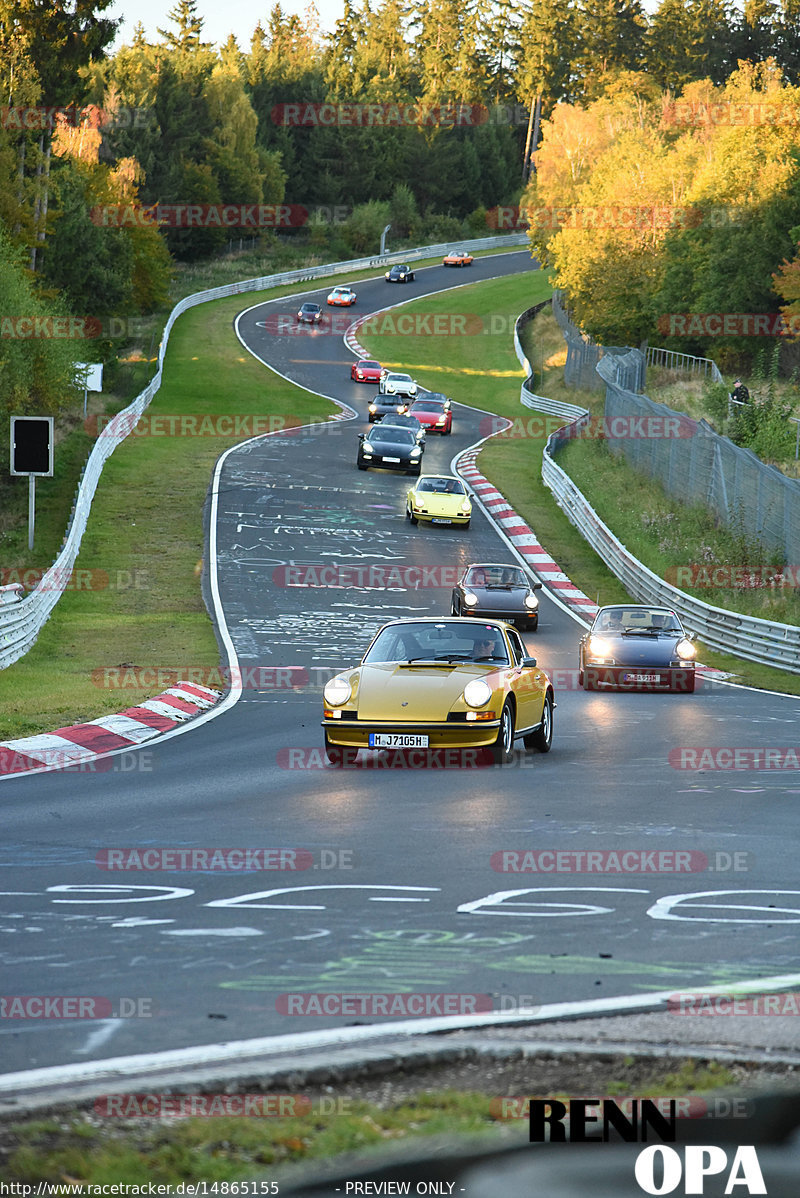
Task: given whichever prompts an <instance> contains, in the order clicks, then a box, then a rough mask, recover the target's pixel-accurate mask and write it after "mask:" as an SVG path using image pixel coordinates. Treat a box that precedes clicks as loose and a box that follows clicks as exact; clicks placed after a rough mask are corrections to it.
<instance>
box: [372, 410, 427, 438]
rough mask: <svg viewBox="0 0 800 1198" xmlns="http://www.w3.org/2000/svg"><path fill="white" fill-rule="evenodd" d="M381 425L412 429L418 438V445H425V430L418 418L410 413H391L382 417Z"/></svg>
mask: <svg viewBox="0 0 800 1198" xmlns="http://www.w3.org/2000/svg"><path fill="white" fill-rule="evenodd" d="M380 423H381V424H382V425H383V424H386V425H394V426H395V428H410V429H411V430H412V432H413V433H414V436H415V437H416V438H417V444H418V445H424V444H425V429H424V428H423V427H422V425H421V424H420V422H419V421H418V420H417V418H416V416H409V414H408V412H389V413H388V414H387V415H386V416H382V417H381V420H380Z"/></svg>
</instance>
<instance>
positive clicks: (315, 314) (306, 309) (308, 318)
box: [297, 304, 322, 324]
mask: <svg viewBox="0 0 800 1198" xmlns="http://www.w3.org/2000/svg"><path fill="white" fill-rule="evenodd" d="M297 319H298V320H299V321H300V323H301V324H319V322H320V321H321V320H322V308H320V306H319V304H303V306H302V307H301V309H300V311H299V312H298V313H297Z"/></svg>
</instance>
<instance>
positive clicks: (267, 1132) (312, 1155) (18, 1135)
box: [0, 1055, 785, 1185]
mask: <svg viewBox="0 0 800 1198" xmlns="http://www.w3.org/2000/svg"><path fill="white" fill-rule="evenodd" d="M447 1072H448V1074H449V1075H451V1076H452V1079H453V1081H454V1082H455V1081H458V1080H460V1078H461V1077H462V1076H463V1075H464V1074H465V1072H466V1071H465V1069H464V1068H463V1067H462V1068H461V1069H453V1070H448V1071H447ZM483 1073H484V1076H483V1077H482V1079H481V1082H480V1083H479V1086H480V1089H478V1090H476V1089H475V1088H474V1078H475V1069H474V1066H473V1067H472V1070H471V1073H469V1076H471V1077H472V1078H473V1088H469V1087H466V1086H462V1087H459V1088H458V1089H456V1088H446V1089H441V1088H439V1087H438V1086H436V1085H435V1084H434V1085H433V1086H432V1085H431V1078H432V1077H433V1078H436V1077H437V1076H441V1070H439V1071H438V1073H437V1071H436V1070H431V1071H426V1072H424V1073H422V1074H419V1075H414V1074H410V1075H409V1074H406V1075H403V1076H401V1077H399V1078H398V1079H397V1080H396V1082H395V1081H394V1080H393V1082H392V1085H391V1086H390V1087H387V1086H386V1083H383V1085H382V1086H380V1087H378V1085H377V1084H376V1083H375V1082H372V1083H370V1082H368V1081H365V1082H360V1083H357V1084H348V1085H346V1086H341V1087H337V1091H336V1093H335V1094H334V1093H333V1092H332V1091H331V1090H330V1089H328V1091H327V1092H323V1093H319V1092H315V1091H307V1092H306V1093H305V1094H304V1095H302V1096H300V1095H283V1096H278V1095H273V1096H272V1109H273V1110H274V1111H275V1112H277V1111H278V1110H280V1109H282V1110H284V1111H289V1112H291V1111H293V1110H295V1109H297V1108H299V1107H301V1106H302V1109H304V1110H305V1111H307V1112H308V1113H304V1114H302V1115H295V1114H287V1115H284V1116H282V1117H274V1116H273V1117H269V1116H262V1117H257V1116H256V1117H253V1116H251V1117H249V1118H235V1117H224V1116H222V1117H217V1118H186V1119H183V1118H172V1119H169V1118H154V1117H151V1118H141V1117H139V1118H135V1117H128V1118H109V1117H107V1116H105V1115H104V1114H103V1113H100V1114H98V1113H97V1108H96V1109H95V1111H92V1112H91V1113H90V1112H82V1113H77V1114H71V1115H69V1116H67V1117H59V1118H48V1119H37V1120H32V1121H28V1122H18V1123H6V1124H3V1125H2V1126H1V1127H0V1152H2V1155H3V1156H4V1157H5V1162H6V1164H5V1170H4V1175H5V1176H6V1178H7V1179H8V1180H13V1181H15V1182H18V1183H26V1184H35V1183H37V1182H39V1181H56V1182H71V1183H73V1184H77V1183H81V1182H83V1183H89V1184H93V1185H99V1184H113V1183H114V1182H119V1181H122V1180H124V1181H125V1182H127V1183H128V1184H133V1185H136V1184H147V1183H148V1182H152V1183H160V1184H170V1183H172V1184H174V1183H176V1182H180V1181H187V1182H196V1181H197V1179H198V1178H203V1179H204V1180H206V1181H208V1182H221V1181H234V1180H236V1179H239V1180H244V1179H246V1178H256V1177H264V1176H265V1175H266V1174H265V1169H266V1168H269V1170H270V1176H272V1175H273V1174H272V1171H273V1170H275V1169H279V1170H282V1172H281V1173H280V1174H278V1176H279V1177H280V1179H281V1180H282V1181H284V1182H286V1183H288V1182H289V1181H290V1180H291V1175H290V1173H289V1172H288V1170H287V1166H292V1165H295V1166H298V1165H301V1166H302V1165H304V1164H308V1163H311V1162H313V1161H323V1160H324V1161H325V1163H326V1166H327V1167H330V1164H331V1161H332V1158H335V1157H337V1156H339V1155H341V1154H343V1153H354V1152H357V1153H359V1154H361V1153H366V1152H371V1151H374V1152H375V1154H376V1157H377V1155H378V1154H379V1153H380V1151H381V1150H383V1152H384V1153H385V1151H386V1149H387V1147H392V1146H394V1145H405V1144H408V1143H409V1142H410V1141H411V1142H417V1144H418V1146H419V1150H420V1152H421V1153H424V1151H425V1147H424V1143H422V1141H423V1140H424V1138H425V1137H430V1136H434V1135H439V1136H442V1135H447V1136H460V1137H463V1138H464V1142H465V1143H468V1142H469V1143H473V1144H474V1141H475V1138H476V1137H482V1140H483V1143H485V1144H486V1146H487V1147H490V1146H491V1145H492V1144H494V1146H495V1147H497V1146H498V1145H499V1143H501V1142H503V1140H505V1141H507V1136H506V1137H502V1136H501V1134H500V1129H501V1128H503V1129H505V1130H506V1131H513V1132H517V1134H518V1135H519V1137H520V1139H522V1137H523V1136H524V1135H525V1128H524V1124H525V1115H526V1111H525V1106H524V1102H525V1100H524V1098H520V1099H519V1100H518V1101H517V1102H514V1103H512V1104H509V1103H508V1102H506V1101H505V1099H504V1098H503V1097H502V1096H506V1097H507V1096H513V1095H520V1096H523V1095H527V1094H529V1093H531V1092H533V1093H536V1094H538V1095H540V1096H542V1097H544V1096H549V1097H553V1098H558V1097H562V1098H566V1097H569V1096H570V1095H574V1094H575V1093H585V1092H595V1093H601V1094H606V1095H614V1096H616V1097H617V1098H618V1099H620V1098H624V1097H633V1096H636V1097H639V1096H645V1097H646V1096H652V1095H658V1096H659V1098H660V1099H662V1098H666V1099H668V1098H670V1097H675V1098H677V1099H683V1100H685V1099H686V1098H689V1097H701V1096H704V1097H705V1098H706V1102H707V1103H708V1104H709V1106H711V1105H712V1103H713V1100H714V1098H715V1097H717V1096H720V1097H721V1096H722V1095H723V1094H730V1093H731V1091H732V1087H733V1086H737V1087H739V1090H740V1091H741V1087H742V1084H743V1083H744V1084H745V1086H746V1088H747V1090H749V1091H752V1090H753V1089H755V1088H761V1087H763V1086H764V1084H765V1082H766V1081H767V1080H769V1082H770V1084H771V1086H772V1087H774V1086H775V1084H776V1081H778V1079H780V1080H779V1081H778V1084H781V1085H784V1084H785V1082H784V1081H783V1078H782V1076H781V1074H780V1070H778V1069H776V1070H774V1076H769V1077H767V1076H765V1075H767V1074H768V1071H767V1070H765V1071H764V1073H763V1074H759V1073H758V1072H756V1073H753V1072H752V1071H750V1070H748V1069H747V1068H746V1067H739V1066H737V1067H736V1068H735V1069H734V1070H731V1069H730V1068H727V1067H724V1066H721V1065H719V1064H716V1063H715V1062H713V1061H712V1062H702V1063H698V1062H695V1061H693V1060H689V1061H685V1062H683V1063H681V1064H679V1065H677V1066H676V1063H675V1062H669V1061H667V1062H664V1063H661V1062H656V1061H654V1060H653V1059H652V1058H650V1059H647V1060H639V1059H636V1058H632V1057H625V1058H622V1057H620V1058H617V1059H614V1058H612V1059H610V1060H609V1058H608V1056H605V1057H604V1058H603V1059H602V1060H598V1061H595V1060H593V1059H591V1058H587V1057H585V1056H583V1055H581V1056H580V1057H579V1058H578V1059H577V1060H575V1061H573V1062H572V1064H571V1065H570V1064H565V1062H564V1060H563V1058H562V1060H561V1061H555V1060H550V1059H547V1058H546V1056H544V1057H543V1059H542V1060H539V1059H538V1058H537V1062H536V1064H535V1065H533V1064H532V1063H531V1062H529V1061H528V1062H523V1063H522V1064H521V1065H519V1066H517V1067H509V1068H502V1067H501V1068H499V1069H497V1068H493V1067H491V1066H490V1067H489V1068H488V1069H487V1070H483ZM532 1074H535V1078H532V1077H531V1075H532ZM489 1075H490V1076H489ZM378 1090H380V1093H376V1091H378ZM121 1097H122V1100H123V1101H124V1096H121ZM128 1097H129V1098H130V1099H131V1100H132V1103H133V1105H132V1107H131V1109H132V1111H133V1112H134V1113H135V1112H136V1111H138V1110H139V1109H140V1107H139V1106H137V1103H136V1096H133V1095H131V1096H128ZM143 1097H145V1096H142V1095H139V1096H138V1099H139V1100H140V1101H141V1100H142V1098H143ZM171 1097H172V1098H173V1099H174V1095H173V1096H171ZM191 1097H192V1096H191V1095H188V1096H187V1098H188V1099H189V1101H191ZM209 1097H210V1096H208V1097H207V1098H206V1101H208V1098H209ZM258 1097H259V1098H263V1099H266V1098H267V1097H268V1095H267V1094H266V1093H265V1094H264V1095H259V1096H258ZM281 1097H283V1100H284V1105H283V1107H282V1108H280V1107H279V1105H278V1100H279V1099H280V1098H281ZM218 1098H219V1102H218V1106H219V1108H220V1109H223V1104H224V1101H225V1100H226V1099H227V1100H230V1099H231V1095H230V1094H223V1095H220V1096H218ZM151 1101H152V1100H151ZM265 1107H266V1103H265ZM104 1109H105V1108H102V1100H101V1110H104ZM143 1109H146V1108H143ZM150 1109H153V1108H152V1105H151V1107H150ZM229 1109H230V1108H229ZM251 1109H252V1110H255V1109H257V1108H255V1107H251ZM680 1109H681V1108H680V1107H679V1110H680ZM509 1116H511V1117H509Z"/></svg>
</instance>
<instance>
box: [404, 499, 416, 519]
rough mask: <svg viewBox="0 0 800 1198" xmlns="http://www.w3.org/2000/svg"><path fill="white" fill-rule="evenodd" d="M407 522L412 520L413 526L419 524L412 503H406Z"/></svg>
mask: <svg viewBox="0 0 800 1198" xmlns="http://www.w3.org/2000/svg"><path fill="white" fill-rule="evenodd" d="M406 520H410V521H411V523H412V524H416V523H417V517H416V516H415V515H414V514H413V513H412V511H411V504H410V503H406Z"/></svg>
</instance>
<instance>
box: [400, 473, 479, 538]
mask: <svg viewBox="0 0 800 1198" xmlns="http://www.w3.org/2000/svg"><path fill="white" fill-rule="evenodd" d="M471 515H472V501H471V500H470V497H469V494H468V493H467V488H466V487H465V486H464V484H463V483H462V481H461V479H460V478H455V477H454V475H452V474H423V475H422V477H421V478H420V479H419V481H418V482H416V483H415V484H414V486H413V487H412V488H411V490H410V491H409V492H408V494H407V495H406V520H410V521H411V523H412V524H416V523H417V522H418V521H419V520H427V521H428V522H429V523H430V524H459V525H460V526H461V527H462V528H469V521H470V517H471Z"/></svg>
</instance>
